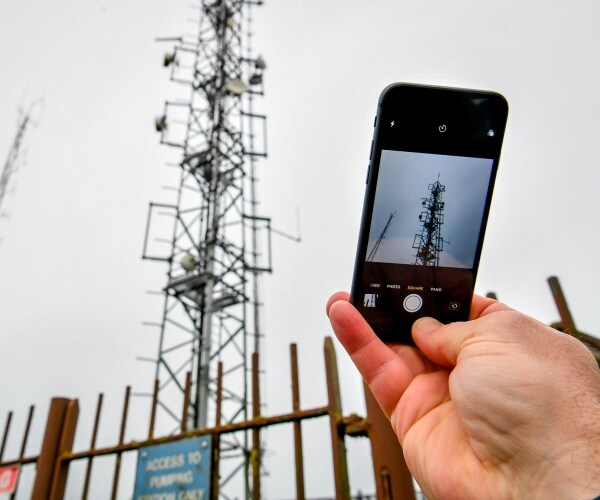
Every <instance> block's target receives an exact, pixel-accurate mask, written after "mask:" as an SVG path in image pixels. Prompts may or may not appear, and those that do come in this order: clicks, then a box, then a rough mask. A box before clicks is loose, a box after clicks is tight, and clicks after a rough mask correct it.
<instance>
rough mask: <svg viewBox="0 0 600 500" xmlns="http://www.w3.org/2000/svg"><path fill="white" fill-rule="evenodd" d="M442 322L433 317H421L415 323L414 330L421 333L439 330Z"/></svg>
mask: <svg viewBox="0 0 600 500" xmlns="http://www.w3.org/2000/svg"><path fill="white" fill-rule="evenodd" d="M440 326H442V324H441V323H440V322H439V321H438V320H437V319H433V318H419V319H418V320H417V321H415V324H414V325H413V330H414V331H418V332H419V333H430V332H432V331H434V330H437V329H438V328H439V327H440Z"/></svg>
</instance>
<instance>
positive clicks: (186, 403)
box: [181, 372, 192, 432]
mask: <svg viewBox="0 0 600 500" xmlns="http://www.w3.org/2000/svg"><path fill="white" fill-rule="evenodd" d="M191 390H192V372H187V373H186V374H185V389H184V391H183V409H182V411H181V432H185V431H187V427H188V418H189V413H190V392H191Z"/></svg>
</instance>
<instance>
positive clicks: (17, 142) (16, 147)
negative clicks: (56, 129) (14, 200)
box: [0, 112, 29, 216]
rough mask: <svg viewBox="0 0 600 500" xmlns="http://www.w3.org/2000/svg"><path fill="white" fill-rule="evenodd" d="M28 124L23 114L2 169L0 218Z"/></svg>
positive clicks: (26, 116) (27, 119)
mask: <svg viewBox="0 0 600 500" xmlns="http://www.w3.org/2000/svg"><path fill="white" fill-rule="evenodd" d="M28 124H29V112H27V113H25V114H24V115H23V117H22V118H21V119H20V121H19V123H18V126H17V134H16V135H15V139H14V141H13V143H12V146H11V147H10V150H9V152H8V157H7V159H6V162H5V163H4V168H3V169H2V176H1V177H0V216H1V215H2V206H3V203H4V197H5V195H6V192H7V189H8V185H9V184H10V179H11V177H12V175H13V173H14V172H15V170H16V166H17V160H18V158H19V151H20V149H21V144H22V142H23V136H24V135H25V129H26V128H27V125H28Z"/></svg>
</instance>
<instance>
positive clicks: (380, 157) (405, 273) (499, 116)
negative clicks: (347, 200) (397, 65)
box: [351, 85, 507, 343]
mask: <svg viewBox="0 0 600 500" xmlns="http://www.w3.org/2000/svg"><path fill="white" fill-rule="evenodd" d="M506 112H507V107H506V104H505V101H504V99H503V98H502V97H501V96H499V95H498V94H493V93H483V92H479V91H462V90H456V89H441V88H434V87H419V86H407V85H397V86H392V87H389V88H388V89H386V91H384V93H383V94H382V97H381V99H380V106H379V110H378V120H379V123H378V125H377V127H376V130H375V138H374V141H373V149H372V154H371V163H370V166H369V170H370V172H369V176H368V180H367V190H366V195H365V205H364V208H363V219H362V224H361V231H360V237H359V245H358V252H357V258H356V264H355V273H354V280H353V286H352V294H351V295H352V302H353V303H354V304H355V306H356V307H357V308H358V309H359V311H360V312H361V313H362V314H363V316H364V317H365V318H366V319H367V321H368V322H369V323H370V324H371V326H372V327H373V329H374V330H375V332H376V333H377V334H378V335H379V336H380V337H381V338H383V339H384V340H386V341H389V342H403V343H410V342H411V337H410V327H411V325H412V323H413V322H414V321H415V320H416V319H417V318H419V317H421V316H433V317H435V318H437V319H438V320H440V321H442V322H451V321H457V320H463V319H467V318H468V312H469V308H470V303H471V297H472V294H473V287H474V282H475V275H476V272H477V266H478V262H479V256H480V253H481V247H482V243H483V233H484V231H485V225H486V220H487V214H488V211H489V205H490V201H491V192H492V187H493V183H494V178H495V172H496V167H497V163H498V158H499V153H500V145H501V141H502V135H503V132H504V126H505V121H506Z"/></svg>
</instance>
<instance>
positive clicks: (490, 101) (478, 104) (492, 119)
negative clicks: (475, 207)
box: [350, 83, 508, 344]
mask: <svg viewBox="0 0 600 500" xmlns="http://www.w3.org/2000/svg"><path fill="white" fill-rule="evenodd" d="M507 117H508V103H507V101H506V99H505V98H504V97H503V96H502V95H501V94H498V93H496V92H491V91H482V90H471V89H460V88H449V87H434V86H428V85H416V84H407V83H397V84H392V85H389V86H388V87H386V88H385V89H384V90H383V92H382V93H381V95H380V98H379V102H378V108H377V115H376V118H375V123H374V125H375V131H374V136H373V142H372V145H371V157H370V161H369V168H368V173H367V181H366V182H367V186H366V189H365V197H364V204H363V213H362V218H361V225H360V232H359V239H358V245H357V252H356V260H355V265H354V276H353V280H352V288H351V298H350V300H351V302H352V303H353V304H354V305H355V306H357V307H360V303H359V302H358V301H359V298H358V297H357V292H358V289H359V287H360V286H361V285H360V284H361V280H362V276H363V270H364V265H365V259H366V252H367V245H368V238H369V231H370V222H371V217H372V213H373V205H374V200H375V190H376V186H377V178H378V172H379V164H380V161H381V154H382V151H383V150H386V149H387V150H396V151H408V152H416V153H431V154H441V155H452V156H468V157H475V158H490V159H493V166H492V172H491V176H490V183H489V189H488V193H487V197H486V201H485V207H484V214H483V221H482V224H481V230H480V232H479V239H478V242H477V249H476V253H475V259H474V264H473V267H472V269H471V273H472V278H471V279H470V280H466V283H468V284H466V285H465V284H464V283H461V286H462V287H465V286H467V287H469V290H468V294H466V295H465V296H468V299H465V300H466V301H467V302H468V303H464V307H463V308H462V309H461V311H459V312H457V313H456V314H453V315H452V316H451V318H455V319H456V320H457V321H462V320H466V319H468V314H469V309H470V305H471V304H470V300H471V297H472V294H473V289H474V284H475V277H476V275H477V271H478V268H479V261H480V258H481V251H482V248H483V240H484V235H485V230H486V226H487V219H488V215H489V210H490V206H491V199H492V192H493V188H494V184H495V180H496V173H497V169H498V162H499V159H500V150H501V146H502V140H503V137H504V132H505V128H506V120H507ZM392 121H394V126H393V127H392V126H390V124H391V122H392ZM441 125H446V130H445V131H444V132H440V128H439V127H440V126H441ZM489 130H493V131H494V135H493V137H490V136H489ZM418 317H420V316H419V315H415V317H414V319H413V321H414V320H416V319H417V318H418ZM446 319H447V318H446ZM372 326H373V325H372ZM407 326H409V325H407V324H400V323H399V324H398V325H396V326H392V327H390V329H394V330H397V331H396V332H390V331H381V329H380V330H379V331H378V330H377V329H376V328H374V330H375V331H376V333H377V334H378V335H379V336H380V337H381V338H382V339H383V340H385V341H386V342H400V343H407V344H411V343H412V337H411V335H410V329H409V328H407ZM407 329H408V331H406V330H407Z"/></svg>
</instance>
